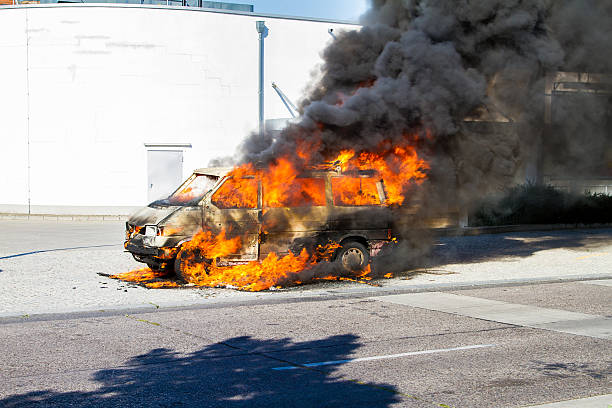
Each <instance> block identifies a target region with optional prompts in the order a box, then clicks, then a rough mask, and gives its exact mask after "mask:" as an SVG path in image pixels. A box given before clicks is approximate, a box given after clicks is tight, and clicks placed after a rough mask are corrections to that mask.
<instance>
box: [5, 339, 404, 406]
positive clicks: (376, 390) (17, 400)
mask: <svg viewBox="0 0 612 408" xmlns="http://www.w3.org/2000/svg"><path fill="white" fill-rule="evenodd" d="M357 340H358V337H357V336H355V335H343V336H332V337H328V338H326V339H322V340H315V341H305V342H292V341H291V340H289V339H280V340H258V339H253V338H251V337H236V338H232V339H228V340H226V341H223V342H219V343H216V344H212V345H209V346H207V347H204V348H203V349H201V350H199V351H196V352H193V353H189V354H180V353H178V352H175V351H172V350H170V349H166V348H159V349H154V350H151V351H149V352H148V353H146V354H142V355H139V356H135V357H132V358H130V359H129V360H128V361H127V362H126V363H125V364H124V365H121V366H118V367H115V368H109V369H103V370H99V371H97V372H95V373H94V374H93V375H92V376H91V378H92V380H93V381H94V382H95V383H96V384H95V386H96V389H95V390H94V391H71V392H58V391H53V390H41V391H35V392H29V393H25V394H19V395H13V396H10V397H7V398H5V399H3V400H0V406H2V407H7V408H14V407H31V406H37V407H38V406H40V407H47V406H49V407H50V406H53V407H65V406H88V407H119V406H122V407H128V406H129V407H140V406H142V407H145V406H146V407H188V406H195V407H229V408H231V407H323V406H325V407H374V408H382V407H388V406H390V405H391V404H393V403H396V402H398V401H399V395H398V394H397V391H396V389H395V388H394V387H393V386H391V385H388V384H380V383H363V382H359V383H357V382H356V381H351V380H345V379H342V378H340V377H339V376H338V375H336V374H335V373H334V372H335V370H336V369H337V367H338V366H337V365H327V366H324V367H313V368H296V369H285V370H275V369H274V368H278V367H288V366H289V367H290V366H292V365H295V364H305V363H308V362H321V361H337V360H344V359H347V358H350V357H351V355H352V353H353V352H354V351H355V350H356V349H357V348H359V343H358V341H357ZM62 376H63V379H64V380H65V381H66V383H68V384H82V383H83V382H84V380H85V378H84V377H86V376H88V374H87V372H76V373H75V372H69V373H64V374H62ZM75 376H76V377H75ZM54 377H56V376H55V375H54ZM73 377H74V378H73ZM81 387H82V386H81Z"/></svg>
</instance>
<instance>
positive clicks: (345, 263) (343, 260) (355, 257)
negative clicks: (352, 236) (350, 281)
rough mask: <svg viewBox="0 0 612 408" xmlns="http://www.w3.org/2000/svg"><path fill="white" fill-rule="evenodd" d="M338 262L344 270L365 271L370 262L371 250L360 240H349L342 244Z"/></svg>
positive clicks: (337, 257) (350, 271)
mask: <svg viewBox="0 0 612 408" xmlns="http://www.w3.org/2000/svg"><path fill="white" fill-rule="evenodd" d="M336 262H338V264H339V265H340V266H341V268H342V270H343V271H344V272H347V273H352V272H359V271H363V270H364V269H365V268H366V266H368V263H369V262H370V251H368V249H367V248H366V247H365V245H363V244H361V243H359V242H356V241H348V242H345V243H344V244H342V247H341V248H340V251H339V252H338V254H337V255H336Z"/></svg>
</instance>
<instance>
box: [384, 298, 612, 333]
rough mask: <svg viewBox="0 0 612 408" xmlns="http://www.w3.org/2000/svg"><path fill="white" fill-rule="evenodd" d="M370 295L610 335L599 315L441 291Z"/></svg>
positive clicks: (611, 323) (611, 328)
mask: <svg viewBox="0 0 612 408" xmlns="http://www.w3.org/2000/svg"><path fill="white" fill-rule="evenodd" d="M373 299H377V300H380V301H383V302H391V303H397V304H400V305H406V306H412V307H418V308H422V309H428V310H435V311H440V312H445V313H451V314H456V315H461V316H467V317H473V318H476V319H483V320H490V321H494V322H499V323H506V324H513V325H516V326H525V327H532V328H536V329H545V330H552V331H557V332H563V333H571V334H577V335H580V336H588V337H595V338H599V339H612V319H610V318H607V317H604V316H599V315H590V314H585V313H575V312H568V311H566V310H559V309H548V308H543V307H536V306H529V305H520V304H514V303H508V302H501V301H498V300H489V299H482V298H477V297H472V296H463V295H454V294H451V293H443V292H425V293H412V294H405V295H391V296H380V297H375V298H373Z"/></svg>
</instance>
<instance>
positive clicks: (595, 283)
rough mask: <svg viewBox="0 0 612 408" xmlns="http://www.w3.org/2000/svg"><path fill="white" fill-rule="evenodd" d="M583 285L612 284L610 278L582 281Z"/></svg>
mask: <svg viewBox="0 0 612 408" xmlns="http://www.w3.org/2000/svg"><path fill="white" fill-rule="evenodd" d="M580 283H584V284H585V285H601V286H612V279H601V280H590V281H582V282H580Z"/></svg>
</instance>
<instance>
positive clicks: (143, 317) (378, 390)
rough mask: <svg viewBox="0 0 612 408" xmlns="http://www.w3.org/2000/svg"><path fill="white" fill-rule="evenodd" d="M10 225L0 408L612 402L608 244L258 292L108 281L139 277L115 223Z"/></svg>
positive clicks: (579, 235)
mask: <svg viewBox="0 0 612 408" xmlns="http://www.w3.org/2000/svg"><path fill="white" fill-rule="evenodd" d="M2 227H3V230H4V231H5V234H4V235H2V236H1V237H0V251H1V252H0V270H2V271H1V272H0V291H2V293H0V299H2V303H1V305H2V307H1V308H0V313H2V314H3V316H4V317H2V318H0V331H1V332H2V342H3V349H4V353H3V358H2V359H1V360H0V372H1V374H2V378H3V381H2V382H1V383H0V406H7V407H16V406H23V407H25V406H28V407H29V406H33V405H34V404H35V403H36V404H38V405H36V406H104V407H106V406H108V407H115V406H143V407H144V406H157V407H170V406H172V407H174V406H177V407H178V406H203V407H234V406H236V407H268V406H278V407H285V406H286V407H323V406H325V407H347V406H350V407H432V406H455V407H523V406H530V405H542V406H545V407H551V408H553V407H558V408H562V407H581V406H585V407H590V406H593V407H599V406H601V407H604V408H606V407H607V404H612V401H610V398H611V395H610V394H612V353H611V352H610V350H612V324H611V321H612V313H611V306H610V305H612V287H611V286H612V276H610V275H612V268H611V266H612V255H610V254H612V231H611V230H589V231H563V232H554V233H514V234H504V235H491V236H479V237H465V238H447V239H444V240H441V242H440V244H441V245H438V246H437V247H436V251H435V252H434V255H435V256H434V257H432V259H431V260H430V261H429V262H430V263H429V264H428V265H427V266H426V268H423V270H421V271H420V272H419V273H414V272H413V273H406V274H404V275H402V276H399V277H396V278H395V279H392V280H388V281H381V282H379V283H380V284H381V285H383V286H382V287H380V288H379V287H371V286H367V285H360V284H352V283H345V282H341V283H325V284H317V285H309V286H304V287H301V288H293V289H290V290H286V291H280V292H263V293H256V294H251V293H238V292H234V291H231V290H221V289H203V290H200V289H172V290H147V289H144V288H140V287H131V286H128V285H126V284H122V283H120V282H117V281H112V280H109V279H107V278H103V277H101V276H98V275H97V274H96V273H98V272H101V273H114V272H117V271H125V270H129V269H131V268H133V267H136V266H138V265H137V264H136V263H135V262H133V261H132V260H131V259H130V258H129V257H128V256H127V254H124V253H123V252H122V248H121V246H120V244H119V245H117V244H116V243H115V241H119V242H120V241H121V238H122V235H121V233H122V231H121V228H120V226H118V225H117V224H113V223H104V224H95V223H82V224H77V223H74V224H60V223H46V224H45V223H21V224H19V223H13V224H11V223H10V222H5V223H2ZM102 245H111V246H108V247H105V246H102ZM80 247H88V248H80ZM68 248H74V249H68ZM51 249H52V250H53V251H50V250H51ZM37 251H38V252H37ZM42 251H46V252H42ZM15 255H17V256H15ZM425 271H427V273H424V272H425ZM559 279H566V280H567V281H565V282H560V281H558V280H559ZM555 280H557V282H555ZM536 281H541V282H546V283H536ZM470 282H472V283H473V282H480V284H479V285H478V286H474V287H470V285H471V284H470ZM504 282H505V283H504ZM122 285H123V288H122V287H121V286H122ZM72 287H76V289H72ZM118 289H120V290H118ZM124 290H127V292H124ZM207 296H208V297H207ZM163 301H166V302H167V303H165V304H164V302H163ZM145 302H146V303H145ZM148 302H151V303H148ZM156 302H158V303H156ZM189 302H192V303H191V305H190V304H189ZM153 303H155V304H153ZM145 304H146V306H145ZM108 306H110V307H109V308H107V307H108ZM177 306H178V307H177ZM147 308H148V309H147ZM100 309H103V310H100ZM568 400H569V401H568ZM588 404H591V405H588ZM594 404H598V405H594Z"/></svg>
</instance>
